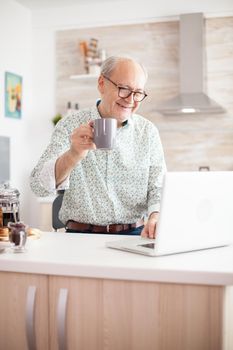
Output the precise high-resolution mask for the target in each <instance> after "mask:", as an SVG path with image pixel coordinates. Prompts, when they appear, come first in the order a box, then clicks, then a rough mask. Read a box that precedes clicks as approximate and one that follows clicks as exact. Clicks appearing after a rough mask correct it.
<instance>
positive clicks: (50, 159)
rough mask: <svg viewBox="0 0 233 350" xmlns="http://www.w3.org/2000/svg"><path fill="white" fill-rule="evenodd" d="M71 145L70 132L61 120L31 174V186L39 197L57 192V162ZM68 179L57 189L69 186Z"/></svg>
mask: <svg viewBox="0 0 233 350" xmlns="http://www.w3.org/2000/svg"><path fill="white" fill-rule="evenodd" d="M69 147H70V141H69V133H68V131H67V129H66V128H65V126H64V122H59V123H58V124H57V126H56V128H55V130H54V132H53V134H52V137H51V140H50V143H49V145H48V147H47V148H46V150H45V151H44V153H43V154H42V156H41V157H40V159H39V161H38V163H37V165H36V166H35V168H34V169H33V171H32V173H31V175H30V186H31V189H32V191H33V192H34V193H35V195H36V196H38V197H45V196H50V195H53V194H54V193H55V190H56V184H55V163H56V160H57V158H59V157H60V156H61V155H62V154H63V153H64V152H65V151H67V150H68V149H69ZM68 185H69V179H66V180H65V181H64V182H63V183H62V184H61V185H60V186H59V188H57V189H64V188H67V186H68Z"/></svg>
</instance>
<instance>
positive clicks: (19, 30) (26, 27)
mask: <svg viewBox="0 0 233 350" xmlns="http://www.w3.org/2000/svg"><path fill="white" fill-rule="evenodd" d="M31 34H32V32H31V13H30V11H29V10H28V9H26V8H24V7H23V6H21V5H19V4H17V3H15V2H14V1H11V0H9V1H4V2H3V1H1V2H0V135H3V136H8V137H10V143H11V154H10V172H11V186H12V187H16V188H18V190H19V191H20V193H21V195H20V200H21V218H22V219H23V220H24V221H25V222H27V221H28V220H29V216H28V211H27V207H28V200H27V198H28V194H29V186H28V182H27V181H26V180H27V178H28V172H29V168H30V162H29V159H30V156H31V155H30V144H29V140H28V134H27V132H28V125H29V122H30V119H31V118H32V91H31V58H32V54H31ZM5 71H9V72H13V73H16V74H19V75H21V76H22V77H23V97H22V109H23V112H22V117H21V119H12V118H6V117H5V107H4V101H5V96H4V85H5V81H4V79H5Z"/></svg>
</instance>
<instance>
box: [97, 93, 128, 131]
mask: <svg viewBox="0 0 233 350" xmlns="http://www.w3.org/2000/svg"><path fill="white" fill-rule="evenodd" d="M100 102H101V100H100V99H99V100H97V101H96V105H95V109H94V115H93V117H94V118H93V119H100V118H101V115H100V113H99V110H98V106H99V104H100ZM131 124H132V118H131V117H129V118H128V119H126V120H124V121H123V122H122V124H121V126H122V127H124V126H128V125H131Z"/></svg>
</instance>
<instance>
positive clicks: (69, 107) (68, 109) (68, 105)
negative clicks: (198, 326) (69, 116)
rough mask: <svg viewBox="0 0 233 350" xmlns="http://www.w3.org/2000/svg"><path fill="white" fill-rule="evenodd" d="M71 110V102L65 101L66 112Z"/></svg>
mask: <svg viewBox="0 0 233 350" xmlns="http://www.w3.org/2000/svg"><path fill="white" fill-rule="evenodd" d="M69 112H71V102H68V103H67V113H69Z"/></svg>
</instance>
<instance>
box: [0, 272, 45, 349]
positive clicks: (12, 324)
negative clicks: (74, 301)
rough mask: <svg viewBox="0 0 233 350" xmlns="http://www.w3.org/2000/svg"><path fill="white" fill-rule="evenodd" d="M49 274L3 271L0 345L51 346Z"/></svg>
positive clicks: (4, 346) (1, 281)
mask: <svg viewBox="0 0 233 350" xmlns="http://www.w3.org/2000/svg"><path fill="white" fill-rule="evenodd" d="M48 327H49V323H48V278H47V277H46V276H42V275H32V274H24V273H12V272H0V349H2V350H19V349H20V350H21V349H22V350H25V349H30V350H31V349H32V350H47V349H48V329H49V328H48Z"/></svg>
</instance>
